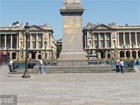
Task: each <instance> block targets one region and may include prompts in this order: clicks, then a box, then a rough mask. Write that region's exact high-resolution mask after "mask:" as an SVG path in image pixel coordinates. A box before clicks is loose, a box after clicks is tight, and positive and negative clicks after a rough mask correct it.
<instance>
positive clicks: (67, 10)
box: [58, 0, 86, 66]
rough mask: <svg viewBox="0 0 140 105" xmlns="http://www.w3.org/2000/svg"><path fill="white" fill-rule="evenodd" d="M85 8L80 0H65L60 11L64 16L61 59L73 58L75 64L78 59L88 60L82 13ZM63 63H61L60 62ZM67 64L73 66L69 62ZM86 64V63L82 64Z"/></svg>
mask: <svg viewBox="0 0 140 105" xmlns="http://www.w3.org/2000/svg"><path fill="white" fill-rule="evenodd" d="M83 12H84V9H83V8H81V2H80V0H64V3H63V6H62V7H61V9H60V13H61V15H62V17H63V24H62V25H63V32H62V33H63V36H62V51H61V54H60V57H59V60H69V61H70V60H72V61H73V62H74V63H77V64H75V65H79V66H80V65H81V63H80V64H78V62H76V61H78V60H79V61H80V60H86V53H85V52H84V50H83V35H82V14H83ZM58 65H61V64H58ZM65 65H68V66H71V64H69V63H67V64H66V63H65ZM82 65H85V64H82Z"/></svg>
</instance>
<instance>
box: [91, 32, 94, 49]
mask: <svg viewBox="0 0 140 105" xmlns="http://www.w3.org/2000/svg"><path fill="white" fill-rule="evenodd" d="M93 35H94V34H93V33H91V47H92V48H93V40H94V39H93V38H94V36H93Z"/></svg>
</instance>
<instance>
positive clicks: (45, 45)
mask: <svg viewBox="0 0 140 105" xmlns="http://www.w3.org/2000/svg"><path fill="white" fill-rule="evenodd" d="M44 44H45V59H46V58H47V56H46V47H47V41H45V42H44Z"/></svg>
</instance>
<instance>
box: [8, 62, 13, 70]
mask: <svg viewBox="0 0 140 105" xmlns="http://www.w3.org/2000/svg"><path fill="white" fill-rule="evenodd" d="M9 70H10V72H12V71H13V60H12V59H10V61H9Z"/></svg>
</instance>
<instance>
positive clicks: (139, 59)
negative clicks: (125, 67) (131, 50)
mask: <svg viewBox="0 0 140 105" xmlns="http://www.w3.org/2000/svg"><path fill="white" fill-rule="evenodd" d="M137 67H138V71H140V58H138V59H137Z"/></svg>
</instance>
